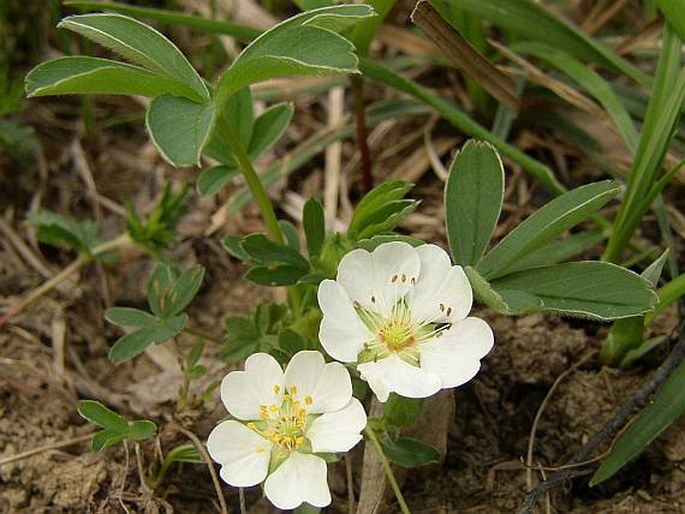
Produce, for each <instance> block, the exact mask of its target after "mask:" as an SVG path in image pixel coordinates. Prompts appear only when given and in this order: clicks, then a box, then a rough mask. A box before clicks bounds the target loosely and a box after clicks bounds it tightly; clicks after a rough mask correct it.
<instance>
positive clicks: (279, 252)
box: [241, 234, 309, 271]
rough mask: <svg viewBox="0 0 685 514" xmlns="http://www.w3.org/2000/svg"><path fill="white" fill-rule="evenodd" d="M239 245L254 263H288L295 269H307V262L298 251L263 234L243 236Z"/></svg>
mask: <svg viewBox="0 0 685 514" xmlns="http://www.w3.org/2000/svg"><path fill="white" fill-rule="evenodd" d="M241 247H242V249H243V250H244V251H245V253H247V255H249V256H250V259H251V261H252V262H253V263H255V264H266V265H270V264H288V265H291V266H292V267H294V268H296V269H300V270H304V271H308V270H309V263H308V262H307V259H305V258H304V257H303V256H302V254H301V253H300V252H298V251H297V250H295V249H293V248H291V247H290V246H287V245H285V244H280V243H276V242H274V241H272V240H270V239H268V238H267V237H266V236H265V235H264V234H250V235H249V236H245V237H244V238H243V240H242V242H241Z"/></svg>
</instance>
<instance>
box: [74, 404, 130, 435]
mask: <svg viewBox="0 0 685 514" xmlns="http://www.w3.org/2000/svg"><path fill="white" fill-rule="evenodd" d="M77 410H78V413H79V414H80V415H81V416H82V417H83V418H85V419H87V420H88V421H90V422H91V423H95V424H96V425H97V426H99V427H102V428H106V429H108V430H110V431H111V432H112V433H114V434H125V433H126V432H128V423H127V422H126V420H125V419H124V418H123V417H122V416H121V415H120V414H118V413H116V412H114V411H113V410H112V409H110V408H108V407H105V406H104V405H103V404H101V403H100V402H98V401H95V400H79V402H78V407H77Z"/></svg>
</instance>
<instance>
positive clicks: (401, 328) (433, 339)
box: [318, 242, 494, 402]
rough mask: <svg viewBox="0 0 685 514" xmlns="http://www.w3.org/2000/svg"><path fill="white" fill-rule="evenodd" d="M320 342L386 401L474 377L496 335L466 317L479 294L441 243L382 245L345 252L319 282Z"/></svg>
mask: <svg viewBox="0 0 685 514" xmlns="http://www.w3.org/2000/svg"><path fill="white" fill-rule="evenodd" d="M318 297H319V306H320V307H321V310H322V312H323V320H322V321H321V327H320V329H319V339H320V341H321V344H322V345H323V347H324V349H325V350H326V351H327V352H328V353H329V355H331V356H332V357H333V358H334V359H337V360H339V361H342V362H356V363H357V370H358V371H359V373H360V375H361V377H362V378H363V379H364V380H366V381H367V382H368V383H369V386H370V387H371V389H372V390H373V392H374V393H375V394H376V396H377V397H378V399H379V400H380V401H381V402H385V401H386V400H387V399H388V396H389V394H390V393H391V392H395V393H397V394H399V395H401V396H406V397H409V398H425V397H427V396H431V395H432V394H435V393H436V392H438V391H439V390H440V389H443V388H449V387H456V386H458V385H461V384H463V383H465V382H467V381H468V380H470V379H471V378H473V376H475V374H476V373H477V372H478V370H479V369H480V359H481V358H483V357H484V356H485V355H486V354H487V353H488V352H489V351H490V349H491V348H492V345H493V339H494V338H493V334H492V330H491V329H490V327H489V326H488V324H487V323H486V322H485V321H483V320H482V319H480V318H475V317H467V316H468V313H469V311H470V310H471V304H472V302H473V293H472V291H471V285H470V284H469V281H468V279H467V278H466V274H465V273H464V270H463V269H462V268H461V266H452V264H451V262H450V258H449V256H448V255H447V253H446V252H445V251H444V250H442V249H441V248H439V247H437V246H435V245H428V244H426V245H422V246H419V247H417V248H414V247H412V246H410V245H409V244H407V243H402V242H391V243H384V244H381V245H379V246H378V247H377V248H376V249H375V250H374V251H373V252H372V253H370V252H368V251H366V250H362V249H357V250H353V251H351V252H350V253H348V254H347V255H345V256H344V257H343V258H342V260H341V261H340V265H339V266H338V276H337V278H336V280H324V281H323V282H321V284H320V286H319V295H318Z"/></svg>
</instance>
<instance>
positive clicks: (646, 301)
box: [491, 261, 657, 320]
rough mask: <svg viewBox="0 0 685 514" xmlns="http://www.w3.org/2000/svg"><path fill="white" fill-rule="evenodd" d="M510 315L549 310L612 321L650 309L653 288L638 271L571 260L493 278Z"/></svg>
mask: <svg viewBox="0 0 685 514" xmlns="http://www.w3.org/2000/svg"><path fill="white" fill-rule="evenodd" d="M491 286H492V288H493V289H494V290H495V291H496V292H497V293H498V294H499V295H500V296H501V297H502V298H503V300H504V302H505V303H507V304H508V306H509V312H510V313H511V314H524V313H526V312H531V311H535V310H551V311H555V312H560V313H563V314H568V315H573V316H580V317H587V318H592V319H598V320H610V319H620V318H627V317H630V316H637V315H639V314H643V313H645V312H646V311H647V310H649V309H650V308H651V307H652V306H653V305H654V303H655V301H656V300H657V296H656V293H654V291H653V289H652V288H651V287H649V285H648V284H647V282H646V281H645V280H644V279H643V278H642V277H641V276H640V275H638V274H636V273H633V272H632V271H630V270H627V269H625V268H622V267H620V266H616V265H614V264H610V263H607V262H592V261H586V262H569V263H564V264H557V265H554V266H545V267H542V268H533V269H529V270H524V271H519V272H517V273H513V274H511V275H507V276H505V277H501V278H498V279H496V280H493V281H492V282H491Z"/></svg>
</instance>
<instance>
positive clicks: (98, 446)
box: [90, 430, 126, 452]
mask: <svg viewBox="0 0 685 514" xmlns="http://www.w3.org/2000/svg"><path fill="white" fill-rule="evenodd" d="M124 439H126V434H122V433H120V432H114V431H112V430H100V431H99V432H98V433H97V434H95V435H93V439H92V440H91V442H90V447H91V448H92V449H93V451H94V452H101V451H104V450H106V449H107V448H109V447H111V446H114V445H116V444H119V443H120V442H121V441H123V440H124Z"/></svg>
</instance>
